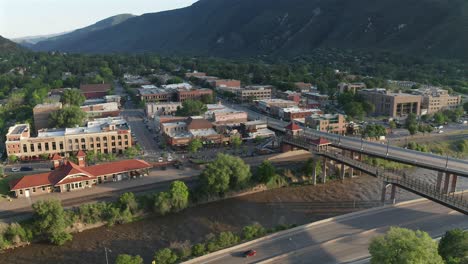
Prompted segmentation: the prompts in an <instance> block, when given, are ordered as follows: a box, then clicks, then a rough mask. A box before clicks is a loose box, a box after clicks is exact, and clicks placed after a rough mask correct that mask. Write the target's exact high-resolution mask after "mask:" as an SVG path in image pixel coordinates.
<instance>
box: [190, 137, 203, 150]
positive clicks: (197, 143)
mask: <svg viewBox="0 0 468 264" xmlns="http://www.w3.org/2000/svg"><path fill="white" fill-rule="evenodd" d="M187 147H188V150H189V151H190V152H191V153H196V152H198V150H200V149H201V148H203V142H202V141H201V139H199V138H194V139H192V140H191V141H190V142H189V144H188V146H187Z"/></svg>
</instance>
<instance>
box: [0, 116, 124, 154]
mask: <svg viewBox="0 0 468 264" xmlns="http://www.w3.org/2000/svg"><path fill="white" fill-rule="evenodd" d="M5 146H6V150H7V155H8V157H10V156H16V157H18V158H20V159H36V158H39V157H42V156H52V155H54V154H56V153H59V154H61V155H66V154H68V153H71V152H77V151H79V150H83V151H94V152H95V153H123V151H124V150H125V149H127V148H129V147H131V146H132V136H131V130H130V127H129V126H128V125H127V122H126V121H125V120H124V119H122V118H102V119H96V120H94V121H92V122H88V124H87V126H86V127H76V128H65V129H43V130H40V131H39V132H38V135H37V137H31V134H30V128H29V125H28V124H20V125H15V126H12V127H10V128H9V130H8V134H7V135H6V142H5Z"/></svg>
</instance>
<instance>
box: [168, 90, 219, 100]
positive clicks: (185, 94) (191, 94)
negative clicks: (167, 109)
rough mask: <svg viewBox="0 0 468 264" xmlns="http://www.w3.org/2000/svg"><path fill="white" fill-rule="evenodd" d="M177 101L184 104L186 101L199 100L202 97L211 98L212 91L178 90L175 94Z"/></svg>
mask: <svg viewBox="0 0 468 264" xmlns="http://www.w3.org/2000/svg"><path fill="white" fill-rule="evenodd" d="M176 96H177V101H178V102H184V101H186V100H200V99H202V98H203V97H204V96H208V97H209V96H211V97H213V90H211V89H206V88H205V89H192V90H188V89H178V90H177V92H176Z"/></svg>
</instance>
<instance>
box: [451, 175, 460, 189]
mask: <svg viewBox="0 0 468 264" xmlns="http://www.w3.org/2000/svg"><path fill="white" fill-rule="evenodd" d="M457 180H458V176H457V175H455V174H452V184H451V186H450V192H451V193H454V192H455V191H456V190H457Z"/></svg>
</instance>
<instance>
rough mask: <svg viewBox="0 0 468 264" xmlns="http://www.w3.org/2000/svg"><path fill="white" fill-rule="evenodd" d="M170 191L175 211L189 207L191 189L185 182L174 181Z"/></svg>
mask: <svg viewBox="0 0 468 264" xmlns="http://www.w3.org/2000/svg"><path fill="white" fill-rule="evenodd" d="M169 193H170V196H171V205H172V210H173V211H175V212H178V211H181V210H183V209H185V208H187V206H188V203H189V189H188V187H187V185H185V183H184V182H181V181H174V182H173V183H172V184H171V189H170V191H169Z"/></svg>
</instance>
